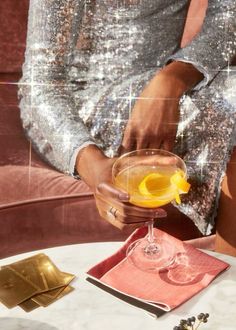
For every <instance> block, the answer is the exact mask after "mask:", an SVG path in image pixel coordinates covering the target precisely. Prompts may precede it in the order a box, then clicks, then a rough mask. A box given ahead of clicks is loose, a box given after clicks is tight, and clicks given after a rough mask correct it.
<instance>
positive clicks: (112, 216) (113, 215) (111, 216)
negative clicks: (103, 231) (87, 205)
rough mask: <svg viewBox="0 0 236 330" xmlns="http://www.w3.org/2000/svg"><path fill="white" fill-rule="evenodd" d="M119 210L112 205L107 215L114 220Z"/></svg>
mask: <svg viewBox="0 0 236 330" xmlns="http://www.w3.org/2000/svg"><path fill="white" fill-rule="evenodd" d="M117 212H118V210H117V209H116V208H115V207H113V206H112V207H111V208H110V209H109V210H108V211H107V215H108V216H109V218H111V219H112V220H115V219H116V213H117Z"/></svg>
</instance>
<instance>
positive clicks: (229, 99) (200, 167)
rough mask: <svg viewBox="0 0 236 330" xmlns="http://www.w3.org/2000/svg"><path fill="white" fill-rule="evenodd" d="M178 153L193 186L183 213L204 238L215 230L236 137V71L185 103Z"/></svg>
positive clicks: (184, 199) (226, 74)
mask: <svg viewBox="0 0 236 330" xmlns="http://www.w3.org/2000/svg"><path fill="white" fill-rule="evenodd" d="M180 108H181V121H180V124H179V128H178V141H177V144H176V148H175V151H176V152H177V153H179V154H180V155H181V156H182V157H183V159H184V160H185V162H186V163H187V167H188V173H189V178H190V181H191V184H192V187H191V190H190V193H189V194H188V196H186V197H185V198H183V202H182V204H181V205H180V207H179V209H180V210H181V211H182V212H183V213H185V214H186V215H187V216H189V217H190V218H191V219H192V220H193V221H194V222H195V224H196V225H197V227H198V228H199V229H200V231H201V232H202V233H203V234H210V233H211V230H212V229H213V228H214V226H215V217H216V214H217V208H218V200H219V195H220V185H221V180H222V179H223V177H224V173H225V171H226V166H227V162H228V159H229V157H230V155H231V152H232V147H233V145H234V144H235V140H236V139H235V137H236V71H235V70H234V68H232V70H231V71H230V72H227V71H221V72H220V73H219V74H218V75H217V76H216V77H215V79H214V80H213V81H212V82H211V83H210V84H209V85H208V86H206V87H204V88H202V89H201V90H200V91H195V92H193V93H191V94H189V95H187V96H186V97H185V98H184V100H183V102H182V103H181V106H180Z"/></svg>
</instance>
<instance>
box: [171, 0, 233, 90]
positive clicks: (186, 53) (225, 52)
mask: <svg viewBox="0 0 236 330" xmlns="http://www.w3.org/2000/svg"><path fill="white" fill-rule="evenodd" d="M235 54H236V1H235V0H223V1H221V0H208V8H207V12H206V17H205V20H204V22H203V26H202V29H201V31H200V33H199V34H198V35H197V36H196V37H195V38H194V39H193V41H192V42H191V43H190V44H189V45H187V46H186V47H184V48H182V49H180V50H179V51H177V52H176V53H175V54H173V55H172V56H171V57H170V58H169V59H168V61H169V60H175V61H182V62H187V63H191V64H192V65H193V66H194V67H195V68H196V69H197V70H198V71H200V72H202V73H203V75H204V77H205V79H204V80H203V81H201V82H200V84H199V85H198V86H196V88H200V87H202V86H205V85H206V84H207V83H208V82H209V81H211V80H212V79H213V78H214V77H215V75H216V74H217V73H218V72H219V71H220V70H222V69H223V68H224V67H226V66H227V65H230V63H231V61H232V60H233V57H234V55H235Z"/></svg>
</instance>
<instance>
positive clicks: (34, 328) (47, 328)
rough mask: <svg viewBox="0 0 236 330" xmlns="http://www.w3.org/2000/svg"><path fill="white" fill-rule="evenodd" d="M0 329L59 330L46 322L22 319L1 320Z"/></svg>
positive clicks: (4, 318) (8, 318) (6, 318)
mask: <svg viewBox="0 0 236 330" xmlns="http://www.w3.org/2000/svg"><path fill="white" fill-rule="evenodd" d="M0 329H2V330H58V328H56V327H54V326H52V325H49V324H47V323H45V322H39V321H35V320H27V319H23V318H22V319H20V318H14V317H12V318H10V317H2V318H0Z"/></svg>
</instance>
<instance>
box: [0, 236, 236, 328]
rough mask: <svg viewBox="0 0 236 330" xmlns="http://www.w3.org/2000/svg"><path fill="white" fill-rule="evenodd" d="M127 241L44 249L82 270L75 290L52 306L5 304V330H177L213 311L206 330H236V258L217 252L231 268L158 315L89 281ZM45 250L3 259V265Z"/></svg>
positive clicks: (64, 266) (1, 316) (1, 311)
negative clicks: (95, 269)
mask: <svg viewBox="0 0 236 330" xmlns="http://www.w3.org/2000/svg"><path fill="white" fill-rule="evenodd" d="M120 246H121V243H117V242H116V243H92V244H78V245H70V246H63V247H56V248H50V249H45V250H41V251H40V252H44V253H45V254H47V255H48V256H49V257H50V258H51V259H52V261H54V263H55V264H56V265H57V266H58V267H59V268H60V269H61V270H62V271H65V272H71V273H73V274H76V276H77V278H76V280H75V281H74V282H73V286H74V287H75V290H74V291H73V292H72V293H70V294H69V295H67V296H65V297H63V298H62V299H61V300H58V301H57V302H55V303H53V304H52V305H50V306H49V307H47V308H42V307H41V308H38V309H36V310H34V311H32V312H31V313H26V312H24V311H23V310H22V309H20V308H19V307H16V308H13V309H10V310H8V309H7V308H6V307H5V306H3V305H0V329H2V330H105V329H112V330H126V329H127V330H141V329H142V330H143V329H147V330H154V329H155V330H158V329H159V330H169V329H170V330H172V329H173V327H174V326H175V325H177V324H178V322H179V320H180V319H182V318H187V317H190V316H193V315H195V316H196V315H198V314H199V313H200V312H204V313H209V314H210V317H209V321H208V323H206V324H204V326H202V328H200V329H203V330H210V329H211V330H223V329H224V330H235V329H236V318H235V316H236V258H233V257H229V256H225V255H220V254H216V253H212V252H208V253H210V254H214V255H215V256H216V257H218V258H220V259H222V260H224V261H227V262H228V263H229V264H230V265H231V267H230V269H229V270H227V271H226V272H224V273H223V274H221V275H220V276H219V277H217V278H216V279H215V280H214V281H213V282H212V283H211V284H210V285H209V287H207V288H206V289H205V290H203V291H202V292H200V293H199V294H197V295H196V296H195V297H193V298H192V299H191V300H189V301H188V302H186V303H185V304H183V305H182V306H180V307H178V308H177V309H175V310H173V311H171V312H169V313H166V314H165V315H162V316H161V317H160V318H154V317H152V316H150V315H149V314H148V313H147V312H145V311H143V310H141V309H138V308H136V307H133V306H131V305H129V304H127V303H125V302H123V301H121V300H119V299H118V298H115V297H114V296H112V295H110V294H108V293H107V292H105V291H103V290H101V289H99V288H97V287H96V286H94V285H92V284H91V283H89V282H87V281H86V277H87V276H86V271H87V270H88V269H89V268H90V267H91V266H93V265H95V264H96V263H98V262H99V261H101V260H102V259H104V258H106V257H107V256H109V255H110V254H112V253H113V252H115V251H116V250H117V249H118V248H119V247H120ZM38 252H39V251H34V252H30V253H25V254H21V255H17V256H14V257H11V258H7V259H2V260H0V266H1V265H6V264H9V263H11V262H14V261H17V260H20V259H23V258H26V257H28V256H31V255H34V254H36V253H38Z"/></svg>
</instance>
